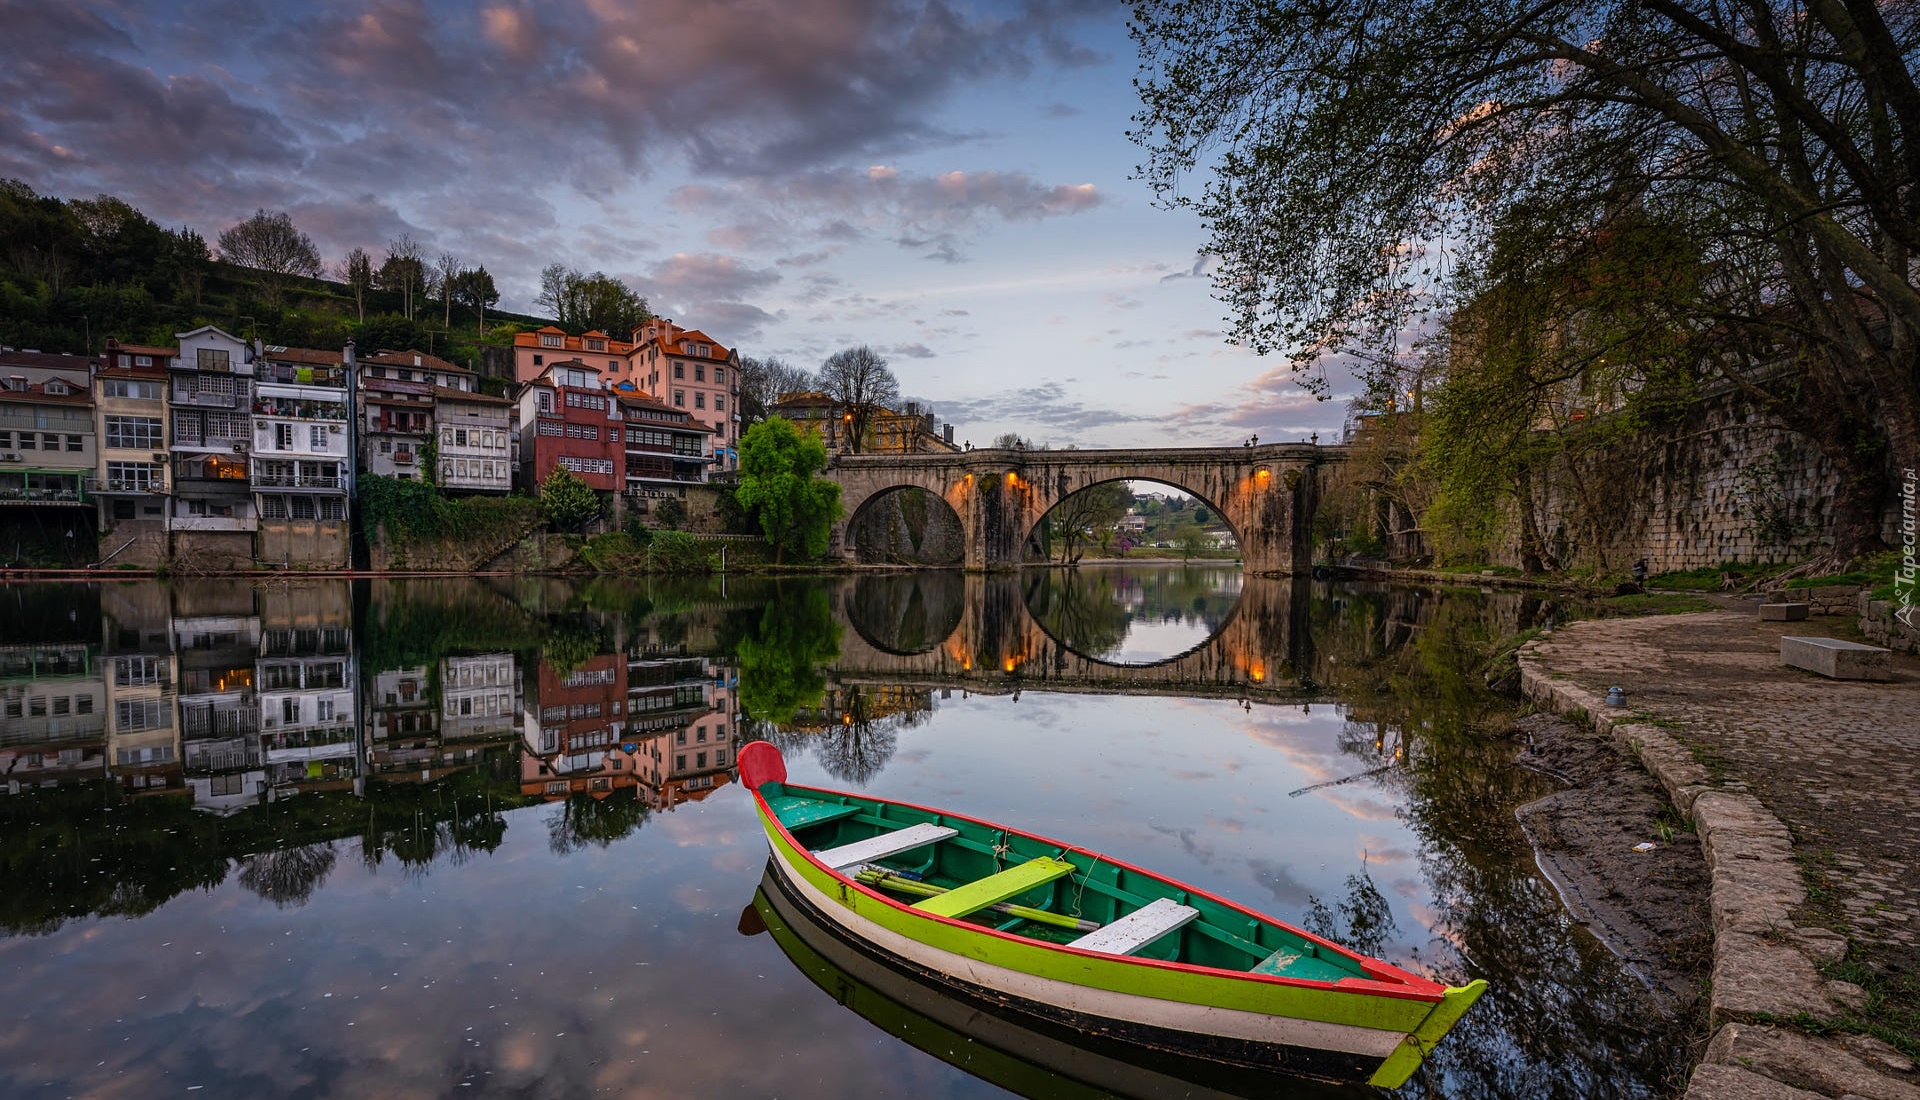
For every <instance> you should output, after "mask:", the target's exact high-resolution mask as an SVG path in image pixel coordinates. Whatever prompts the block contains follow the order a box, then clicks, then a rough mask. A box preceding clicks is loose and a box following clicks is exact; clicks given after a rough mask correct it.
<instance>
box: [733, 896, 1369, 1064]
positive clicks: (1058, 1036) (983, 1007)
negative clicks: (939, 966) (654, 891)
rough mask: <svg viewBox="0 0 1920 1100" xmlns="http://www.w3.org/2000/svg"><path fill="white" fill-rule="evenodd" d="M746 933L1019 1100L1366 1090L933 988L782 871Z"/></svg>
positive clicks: (892, 1029)
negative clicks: (802, 895)
mask: <svg viewBox="0 0 1920 1100" xmlns="http://www.w3.org/2000/svg"><path fill="white" fill-rule="evenodd" d="M740 931H741V934H743V935H758V934H760V933H761V932H767V933H770V934H771V935H772V938H773V941H774V942H775V943H776V944H778V945H779V947H780V951H781V953H782V954H784V955H786V957H787V959H788V961H790V962H792V963H793V965H794V967H795V968H796V969H798V970H799V971H800V973H802V974H803V975H805V976H806V977H807V979H808V980H809V981H811V982H813V984H814V985H816V986H818V987H819V988H820V989H821V990H823V991H824V992H825V993H826V994H827V995H828V996H830V997H832V998H833V1000H834V1001H835V1002H836V1003H837V1004H839V1005H841V1006H842V1007H844V1008H846V1009H847V1010H848V1011H850V1012H853V1013H854V1014H856V1015H858V1016H859V1017H861V1018H862V1019H864V1020H866V1021H867V1022H868V1023H870V1024H872V1025H873V1026H875V1027H877V1028H879V1029H881V1030H882V1031H885V1032H886V1033H887V1034H889V1035H892V1036H893V1037H894V1038H896V1039H899V1040H901V1041H902V1042H904V1043H906V1044H908V1045H909V1046H912V1047H915V1048H917V1049H919V1050H921V1051H924V1052H925V1053H927V1054H930V1055H932V1056H933V1057H935V1058H938V1059H940V1060H941V1061H943V1062H945V1063H947V1064H948V1065H950V1066H953V1067H954V1068H956V1069H959V1070H962V1071H964V1072H966V1073H970V1074H972V1075H973V1076H975V1077H978V1078H980V1079H981V1080H983V1081H988V1082H991V1083H992V1084H995V1085H998V1086H999V1087H1001V1088H1003V1089H1005V1090H1007V1091H1008V1092H1011V1093H1014V1094H1016V1095H1019V1096H1027V1097H1034V1098H1036V1100H1038V1098H1040V1097H1045V1098H1046V1100H1256V1098H1257V1100H1266V1098H1269V1097H1275V1096H1285V1097H1287V1100H1351V1097H1352V1096H1353V1095H1354V1093H1355V1091H1356V1090H1354V1089H1353V1088H1351V1087H1349V1086H1336V1085H1316V1084H1315V1083H1313V1082H1310V1081H1303V1080H1301V1079H1299V1078H1297V1077H1289V1076H1282V1075H1280V1074H1277V1073H1274V1072H1270V1071H1269V1072H1262V1071H1258V1070H1250V1069H1246V1068H1245V1067H1241V1066H1225V1065H1221V1064H1220V1063H1218V1062H1205V1061H1200V1060H1198V1059H1193V1058H1187V1057H1183V1056H1180V1055H1177V1054H1171V1053H1166V1052H1162V1051H1153V1050H1146V1049H1143V1048H1140V1047H1133V1046H1128V1045H1127V1044H1124V1043H1121V1042H1119V1041H1117V1040H1108V1039H1105V1038H1103V1037H1101V1036H1097V1035H1090V1034H1088V1033H1086V1032H1083V1031H1079V1030H1076V1029H1074V1028H1071V1027H1067V1026H1064V1025H1059V1024H1052V1023H1049V1022H1047V1021H1043V1020H1038V1019H1035V1018H1033V1017H1031V1016H1023V1015H1022V1014H1020V1013H1017V1012H1013V1011H1009V1010H1007V1009H1005V1008H1003V1007H1002V1006H1000V1005H998V1004H995V1003H992V1002H990V1001H986V1000H982V999H980V998H977V997H968V996H964V995H962V994H960V993H958V992H956V991H955V990H954V989H953V988H952V987H951V986H949V985H947V984H946V983H943V982H930V981H923V980H921V979H919V978H917V977H916V976H915V975H913V974H912V973H911V972H910V971H909V970H907V969H905V968H903V967H902V966H900V965H899V964H898V963H897V962H895V961H894V960H891V959H888V958H886V957H884V956H882V955H880V954H879V953H878V952H877V951H875V950H874V948H873V947H872V945H870V944H867V943H864V942H862V941H859V940H855V939H853V938H851V937H850V936H848V935H847V934H846V933H845V932H844V931H843V930H841V929H840V928H839V927H838V926H836V925H833V924H832V923H830V922H828V921H824V920H820V919H818V918H816V917H814V916H812V915H811V913H810V911H809V907H808V906H806V905H805V904H804V903H802V902H800V901H799V900H798V899H797V898H796V897H795V896H794V894H793V892H792V890H791V888H789V887H788V886H786V885H785V884H784V883H783V882H781V881H780V879H779V877H778V874H777V872H775V871H774V869H773V866H772V864H771V862H769V864H768V867H767V870H766V874H765V875H764V876H763V877H762V879H761V882H760V889H759V890H757V891H755V893H754V897H753V904H752V905H750V906H748V907H747V908H746V909H745V910H743V911H742V913H741V918H740ZM1364 1091H1366V1092H1367V1093H1369V1094H1371V1093H1372V1090H1364Z"/></svg>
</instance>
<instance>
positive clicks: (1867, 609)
mask: <svg viewBox="0 0 1920 1100" xmlns="http://www.w3.org/2000/svg"><path fill="white" fill-rule="evenodd" d="M1849 610H1852V611H1854V612H1855V613H1856V614H1858V615H1859V616H1860V633H1862V634H1865V635H1866V636H1867V637H1868V639H1870V640H1871V641H1872V642H1873V644H1874V645H1883V646H1886V647H1887V648H1888V649H1891V650H1893V651H1894V652H1895V653H1916V654H1920V627H1912V626H1908V625H1907V624H1906V623H1903V622H1901V621H1900V620H1899V619H1897V618H1895V617H1894V612H1896V611H1898V610H1900V609H1899V608H1898V607H1896V606H1894V605H1893V604H1891V603H1889V602H1887V601H1886V600H1876V599H1874V598H1873V597H1872V595H1870V594H1869V593H1868V592H1867V591H1866V590H1865V589H1862V590H1860V591H1858V592H1855V593H1854V599H1853V607H1852V608H1850V609H1849ZM1910 617H1911V618H1912V619H1913V621H1914V622H1916V623H1920V613H1916V614H1914V615H1912V616H1910Z"/></svg>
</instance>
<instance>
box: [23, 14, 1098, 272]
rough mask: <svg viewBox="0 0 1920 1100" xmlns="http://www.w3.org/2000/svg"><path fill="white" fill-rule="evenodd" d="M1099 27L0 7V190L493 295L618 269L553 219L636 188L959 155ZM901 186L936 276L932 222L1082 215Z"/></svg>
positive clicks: (865, 223) (992, 190)
mask: <svg viewBox="0 0 1920 1100" xmlns="http://www.w3.org/2000/svg"><path fill="white" fill-rule="evenodd" d="M1112 19H1113V16H1112V14H1111V11H1110V10H1109V8H1108V7H1107V6H1106V5H1103V4H1099V3H1096V2H1095V0H1014V2H1013V3H1011V4H1010V5H1008V6H1005V7H1000V8H996V9H994V10H992V11H974V10H971V9H966V8H961V7H957V6H950V5H948V4H946V3H944V2H940V0H899V2H892V3H872V2H870V0H788V2H784V3H779V4H766V3H762V2H759V0H554V2H550V3H541V4H537V5H536V4H533V3H531V2H524V0H493V2H488V3H484V4H483V5H482V6H480V7H478V8H470V7H466V6H461V5H443V4H438V3H430V2H428V0H341V2H340V3H337V4H327V5H286V6H272V5H260V4H245V3H238V2H235V0H197V2H195V0H154V2H153V3H150V4H141V5H125V4H104V3H103V4H98V5H87V4H80V3H60V4H48V3H37V2H34V0H0V25H4V26H5V27H6V28H7V33H6V35H5V36H0V175H8V176H16V177H19V178H21V179H23V180H25V181H26V182H27V183H29V185H31V186H33V187H35V188H36V189H37V190H40V191H43V192H51V193H55V194H60V195H67V196H71V195H81V194H87V193H90V192H93V191H97V190H106V191H111V192H114V193H116V194H119V195H121V196H122V197H124V198H126V199H127V200H128V201H130V202H133V203H134V204H135V205H137V206H139V207H141V208H142V209H143V210H146V211H147V212H149V213H150V214H151V215H153V216H154V217H155V218H156V219H158V220H160V221H162V222H163V223H168V224H179V223H182V222H185V223H188V224H194V225H197V226H199V227H201V228H202V229H203V231H208V232H215V231H217V230H218V228H219V227H220V226H223V225H227V224H231V223H232V222H233V221H234V220H236V219H238V218H240V217H242V216H244V215H245V214H247V213H249V212H251V211H252V210H253V209H254V208H255V207H259V206H265V207H269V208H275V209H297V210H299V211H301V212H302V216H303V219H310V224H311V228H310V230H309V231H310V232H314V234H315V236H316V239H317V240H318V243H320V245H321V246H322V248H323V250H324V251H326V252H327V253H329V254H338V253H340V252H343V251H344V250H345V249H346V248H348V247H351V246H355V245H359V246H365V247H377V246H378V244H379V243H380V242H381V241H383V240H384V238H385V236H386V235H388V234H391V233H392V232H393V231H394V230H395V229H396V227H400V226H405V227H407V228H408V229H409V231H412V232H414V233H415V235H416V236H418V237H421V238H423V239H424V240H426V241H427V242H428V243H429V244H430V246H432V247H435V248H440V247H445V248H449V249H451V250H453V251H455V252H457V253H460V254H461V255H463V256H465V257H467V258H469V259H470V260H472V261H475V262H482V263H488V264H490V265H492V266H494V267H496V268H497V269H499V271H500V275H501V277H502V281H503V289H508V290H509V297H510V298H511V297H512V296H513V292H512V290H511V289H510V287H511V284H512V282H513V280H514V273H513V272H512V271H511V269H513V268H516V267H518V266H519V265H521V264H524V263H526V262H527V260H528V259H529V257H530V254H531V256H532V257H533V258H536V259H537V258H541V257H543V258H544V259H565V260H567V261H568V262H571V263H574V264H575V265H576V266H583V267H586V268H589V269H591V268H593V267H603V268H608V269H613V268H616V267H621V266H627V265H630V264H631V263H632V256H631V254H630V253H628V254H621V253H619V252H618V251H617V250H616V249H613V248H609V247H608V246H606V245H605V244H604V243H602V242H598V241H596V240H595V239H594V238H593V237H592V235H590V234H589V235H588V238H587V240H586V241H585V242H584V243H579V244H576V242H574V241H572V240H570V239H569V238H568V237H567V236H566V235H565V233H564V232H563V229H562V227H560V226H557V225H554V224H552V223H553V221H554V211H555V209H556V207H565V208H570V209H569V214H570V215H574V216H577V213H576V212H577V209H578V206H579V203H578V201H577V200H585V202H586V203H587V204H592V205H594V206H597V207H598V209H599V212H600V213H601V214H605V215H609V216H611V215H614V214H618V213H621V212H623V202H624V201H625V200H627V199H629V198H630V197H631V195H632V192H633V189H634V187H635V186H636V183H637V182H639V181H643V180H646V179H648V178H650V177H654V176H658V175H661V174H671V173H674V172H681V171H686V170H687V169H689V168H691V169H692V170H694V171H695V172H697V173H699V175H700V176H701V178H703V179H709V180H713V181H716V182H717V183H719V184H725V183H728V182H730V181H733V182H738V181H752V182H753V183H754V184H755V185H756V187H766V188H770V189H772V190H775V191H777V190H779V189H780V187H781V183H782V181H786V180H796V179H797V180H799V182H800V184H801V186H803V187H813V186H817V183H818V181H817V180H808V179H801V177H805V176H807V175H808V174H809V173H817V172H822V171H833V170H834V166H837V165H844V164H847V163H870V162H871V161H873V160H875V159H884V158H888V157H897V156H901V155H904V154H906V153H909V152H911V151H913V150H916V149H921V148H925V147H927V146H928V145H929V144H930V143H933V142H950V141H954V140H964V139H965V138H966V137H967V135H964V134H956V133H953V132H951V131H950V129H948V128H947V127H945V126H943V125H942V124H940V123H937V122H936V121H934V120H935V119H936V117H938V116H939V114H940V113H941V111H942V110H943V109H944V108H945V107H946V106H947V105H948V104H949V103H950V102H952V101H953V99H954V98H955V97H956V95H958V94H960V93H961V92H963V91H964V90H965V89H966V88H968V87H971V86H974V85H977V84H979V83H981V82H984V81H1006V80H1012V79H1018V78H1020V77H1021V76H1023V75H1024V74H1027V73H1029V72H1032V71H1035V70H1036V69H1037V68H1039V67H1042V66H1046V67H1059V66H1062V65H1080V64H1086V63H1090V62H1091V61H1093V60H1096V58H1095V57H1094V55H1093V54H1091V53H1090V52H1089V51H1087V50H1085V49H1083V48H1081V47H1079V46H1076V45H1075V44H1074V43H1073V41H1072V38H1073V36H1074V34H1075V33H1078V31H1079V30H1080V29H1081V28H1083V27H1085V26H1087V25H1090V24H1093V23H1103V24H1104V23H1110V22H1111V21H1112ZM847 171H854V170H847ZM896 189H897V190H899V191H901V192H903V195H904V197H902V198H899V199H897V200H895V205H894V206H893V207H891V208H889V210H891V211H892V213H888V212H887V211H882V213H881V215H880V216H879V218H878V220H879V221H881V222H885V223H887V228H886V229H885V231H884V232H883V234H882V235H883V236H887V237H895V236H915V237H925V238H928V239H930V240H932V241H933V244H932V245H931V246H930V248H931V250H932V251H933V253H935V254H941V253H943V252H944V253H951V254H953V255H955V256H957V255H959V254H960V251H961V245H962V244H963V243H964V239H965V229H966V226H967V225H969V224H975V223H972V222H970V221H969V219H968V217H967V216H966V215H964V214H958V215H956V214H950V213H947V212H946V211H944V210H943V209H941V208H939V206H938V205H930V204H939V203H944V204H945V205H946V206H947V207H951V208H954V209H958V210H979V211H985V212H990V213H985V214H981V215H979V216H981V217H985V216H991V217H996V218H1007V219H1018V218H1022V217H1033V216H1051V212H1052V211H1055V210H1057V209H1059V208H1060V207H1061V206H1062V204H1063V203H1064V204H1066V205H1067V206H1072V205H1074V204H1075V203H1076V202H1077V203H1079V204H1081V205H1082V206H1084V204H1085V200H1084V199H1076V198H1075V197H1074V196H1073V195H1072V194H1071V191H1070V190H1069V191H1068V192H1066V193H1060V194H1056V193H1055V189H1053V188H1049V187H1044V186H1041V185H1038V184H1033V183H1032V181H1027V180H1025V179H1024V177H1019V176H1018V175H1017V174H999V173H992V172H986V173H971V172H970V173H959V174H957V176H956V177H955V178H947V177H935V178H928V177H911V176H902V178H901V182H900V183H899V184H898V185H896ZM956 191H957V192H958V193H957V194H954V193H953V192H956ZM369 193H372V194H376V195H379V196H381V200H382V201H380V202H377V203H368V202H365V201H363V199H364V196H366V195H367V194H369ZM723 197H724V198H727V199H729V200H733V199H737V195H728V196H723ZM752 205H757V206H760V207H762V208H763V207H764V203H760V204H752ZM485 211H491V212H492V214H493V217H494V218H495V219H496V220H505V219H512V218H517V217H522V216H525V217H526V218H527V219H528V220H529V221H530V222H531V223H532V224H531V226H530V227H529V229H528V231H527V232H525V233H524V234H523V235H522V236H521V237H520V238H519V239H518V240H517V241H516V240H514V239H512V238H511V237H510V235H509V234H506V233H502V232H500V231H499V227H498V226H497V225H495V226H490V227H487V229H486V230H485V231H479V232H476V231H475V229H474V227H473V218H474V216H475V215H476V214H479V213H482V212H485ZM754 212H755V211H754V209H752V208H751V206H750V208H749V209H746V210H743V211H741V212H740V216H737V217H731V218H728V219H726V220H725V222H724V224H722V225H719V226H717V227H713V228H712V229H711V233H710V236H709V238H708V242H707V243H708V244H709V245H711V246H712V247H715V248H718V249H722V250H725V251H733V252H740V251H746V250H751V249H758V248H765V247H771V245H772V243H773V242H774V241H776V240H777V239H778V235H779V234H778V232H777V230H778V229H779V226H777V225H773V224H770V223H769V221H768V220H767V218H766V217H764V216H761V217H754V216H753V214H754ZM761 213H762V214H763V215H764V209H762V210H761ZM581 220H582V221H593V220H598V219H597V217H594V216H592V215H589V216H588V217H586V218H582V219H581ZM874 220H875V217H874V214H873V208H872V204H871V203H865V202H863V203H855V204H854V205H853V206H851V207H850V208H848V209H847V210H846V211H844V212H839V213H836V212H834V211H831V210H828V209H826V208H824V207H823V208H822V213H821V216H820V218H819V219H818V221H817V223H816V224H814V225H811V226H810V227H809V228H810V229H811V231H812V232H813V235H814V236H815V237H816V238H817V239H819V240H823V241H829V240H847V239H853V238H857V237H861V236H868V235H873V234H874V233H876V232H877V231H878V230H876V227H875V224H874ZM642 235H645V234H642ZM523 278H524V279H526V280H530V279H531V274H530V273H529V274H528V275H526V276H524V277H523Z"/></svg>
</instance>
